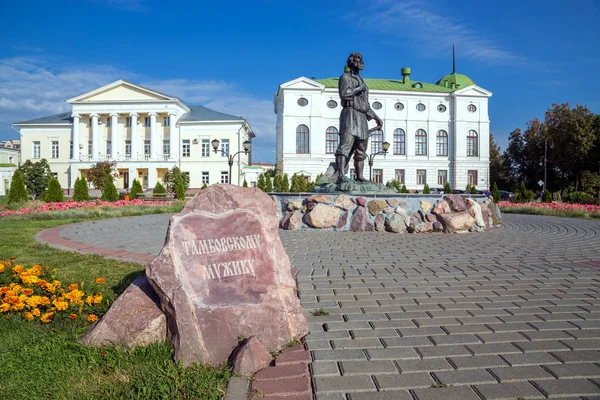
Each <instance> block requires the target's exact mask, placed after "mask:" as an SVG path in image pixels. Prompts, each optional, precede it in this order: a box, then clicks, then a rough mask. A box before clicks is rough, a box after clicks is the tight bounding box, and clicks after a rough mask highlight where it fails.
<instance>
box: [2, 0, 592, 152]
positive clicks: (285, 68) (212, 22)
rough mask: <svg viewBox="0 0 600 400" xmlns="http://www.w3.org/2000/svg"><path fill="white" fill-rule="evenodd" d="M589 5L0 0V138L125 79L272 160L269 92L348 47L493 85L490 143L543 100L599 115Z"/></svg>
mask: <svg viewBox="0 0 600 400" xmlns="http://www.w3.org/2000/svg"><path fill="white" fill-rule="evenodd" d="M598 20H600V3H599V2H598V1H596V0H572V1H571V2H569V3H568V4H567V3H565V2H564V1H557V0H545V1H537V0H536V1H523V0H520V1H514V0H505V1H501V2H500V1H492V2H488V1H480V0H474V1H461V2H460V3H456V2H447V1H428V0H420V1H414V2H412V1H402V0H393V1H388V0H375V1H362V0H357V1H350V0H348V1H345V2H341V1H314V2H313V1H308V0H306V1H302V2H293V1H282V0H279V1H277V0H267V1H254V2H249V1H243V2H236V1H227V2H218V1H217V2H213V1H211V2H208V1H193V2H192V1H189V2H184V1H178V0H171V1H169V2H166V1H163V2H161V1H152V0H73V1H61V0H53V1H29V2H27V3H23V2H18V1H9V0H6V1H2V2H0V37H1V38H2V40H1V41H0V140H4V139H10V138H16V136H17V133H16V132H14V131H13V130H12V129H11V127H10V124H11V123H12V122H15V121H20V120H24V119H29V118H34V117H39V116H44V115H49V114H54V113H58V112H62V111H66V110H68V107H67V104H66V103H65V101H64V100H65V99H67V98H69V97H72V96H74V95H77V94H80V93H83V92H85V91H87V90H90V89H93V88H96V87H98V86H101V85H104V84H106V83H109V82H111V81H113V80H116V79H121V78H122V79H126V80H130V81H132V82H134V83H138V84H141V85H145V86H149V87H151V88H154V89H156V90H159V91H162V92H165V93H168V94H172V95H174V96H178V97H180V98H181V99H182V100H183V101H184V102H186V103H187V104H191V105H192V104H201V105H205V106H207V107H209V108H213V109H215V110H218V111H221V112H226V113H230V114H234V115H241V116H243V117H244V118H246V119H248V121H249V122H250V124H251V126H252V127H253V129H254V130H255V132H256V134H257V138H256V139H255V143H254V150H255V151H254V159H255V160H256V161H273V160H274V158H275V156H274V153H273V151H272V150H273V149H274V147H275V114H274V113H273V93H275V92H276V91H277V87H278V85H279V84H280V83H283V82H286V81H289V80H292V79H295V78H297V77H299V76H306V77H309V78H310V77H317V78H325V77H332V76H339V75H340V73H341V72H342V67H343V65H344V63H345V60H346V58H347V56H348V54H349V53H350V52H352V51H360V52H362V53H363V56H364V59H365V71H364V76H365V77H373V78H375V77H377V78H398V77H400V68H402V67H405V66H409V67H411V69H412V75H411V78H413V77H414V79H415V80H421V81H427V82H433V81H435V80H436V79H437V78H440V77H441V76H443V75H444V74H446V73H448V72H450V71H451V66H452V63H451V54H452V44H455V45H456V54H457V61H456V65H457V72H460V73H464V74H466V75H468V76H469V77H471V78H472V79H473V80H474V81H475V83H476V84H477V85H479V86H481V87H483V88H485V89H487V90H490V91H491V92H493V96H492V98H491V99H490V119H491V131H492V132H493V133H494V135H495V136H496V137H497V140H498V142H499V143H500V144H501V146H502V147H505V145H506V143H507V136H508V133H509V132H510V131H512V130H513V129H515V128H518V127H521V128H524V127H525V123H526V122H527V121H528V120H530V119H532V118H534V117H539V118H541V117H543V113H544V111H545V110H546V109H547V108H548V107H550V105H551V104H552V103H562V102H570V103H573V104H575V103H577V104H584V105H587V106H588V107H589V108H590V109H591V110H592V111H593V112H595V113H600V79H599V74H598V71H600V53H599V52H598V48H599V46H600V24H598Z"/></svg>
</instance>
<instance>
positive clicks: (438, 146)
mask: <svg viewBox="0 0 600 400" xmlns="http://www.w3.org/2000/svg"><path fill="white" fill-rule="evenodd" d="M435 154H436V155H437V156H443V157H448V132H446V131H445V130H444V129H440V130H439V131H437V133H436V135H435Z"/></svg>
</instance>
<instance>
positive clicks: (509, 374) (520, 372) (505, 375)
mask: <svg viewBox="0 0 600 400" xmlns="http://www.w3.org/2000/svg"><path fill="white" fill-rule="evenodd" d="M491 371H492V373H493V374H494V375H495V376H497V377H498V379H500V382H513V381H514V382H518V381H531V380H534V379H535V380H539V379H554V376H552V374H550V373H549V372H548V371H546V370H545V369H543V368H542V367H540V366H539V365H531V366H522V367H503V368H492V369H491Z"/></svg>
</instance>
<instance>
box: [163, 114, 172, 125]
mask: <svg viewBox="0 0 600 400" xmlns="http://www.w3.org/2000/svg"><path fill="white" fill-rule="evenodd" d="M163 126H164V127H165V128H166V127H170V126H171V117H170V116H169V117H164V118H163Z"/></svg>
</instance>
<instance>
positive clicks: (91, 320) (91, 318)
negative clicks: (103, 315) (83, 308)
mask: <svg viewBox="0 0 600 400" xmlns="http://www.w3.org/2000/svg"><path fill="white" fill-rule="evenodd" d="M97 319H98V317H97V316H96V315H94V314H90V315H88V321H90V322H94V321H96V320H97Z"/></svg>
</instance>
